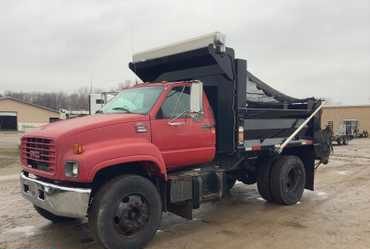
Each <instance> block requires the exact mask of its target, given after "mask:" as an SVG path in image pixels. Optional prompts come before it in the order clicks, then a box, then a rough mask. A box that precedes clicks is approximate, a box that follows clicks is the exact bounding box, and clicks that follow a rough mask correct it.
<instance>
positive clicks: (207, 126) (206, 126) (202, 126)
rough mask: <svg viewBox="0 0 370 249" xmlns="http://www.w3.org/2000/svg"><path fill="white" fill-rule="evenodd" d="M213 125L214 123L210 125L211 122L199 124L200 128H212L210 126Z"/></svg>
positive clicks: (212, 126)
mask: <svg viewBox="0 0 370 249" xmlns="http://www.w3.org/2000/svg"><path fill="white" fill-rule="evenodd" d="M214 127H215V126H214V125H212V124H202V125H201V126H200V128H202V129H212V128H214Z"/></svg>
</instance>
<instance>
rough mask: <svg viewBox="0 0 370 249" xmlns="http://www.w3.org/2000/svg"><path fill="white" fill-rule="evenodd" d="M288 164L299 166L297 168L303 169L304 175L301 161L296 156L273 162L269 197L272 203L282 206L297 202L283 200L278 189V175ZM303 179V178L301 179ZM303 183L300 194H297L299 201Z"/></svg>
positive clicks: (283, 157) (284, 157) (281, 158)
mask: <svg viewBox="0 0 370 249" xmlns="http://www.w3.org/2000/svg"><path fill="white" fill-rule="evenodd" d="M288 164H297V165H299V166H298V167H301V168H303V174H305V168H304V165H303V162H302V160H301V159H300V158H299V157H297V156H282V157H280V158H279V159H278V160H277V161H275V163H274V165H273V167H272V170H271V196H272V199H273V201H274V202H276V203H278V204H282V205H293V204H295V203H296V202H297V201H292V200H287V199H284V197H283V195H282V193H281V189H280V174H281V171H282V169H283V167H287V165H288ZM303 179H305V177H303ZM304 183H305V182H304V181H303V186H302V190H301V191H302V192H301V193H298V196H299V198H298V199H300V198H301V197H302V194H303V190H304V185H305V184H304Z"/></svg>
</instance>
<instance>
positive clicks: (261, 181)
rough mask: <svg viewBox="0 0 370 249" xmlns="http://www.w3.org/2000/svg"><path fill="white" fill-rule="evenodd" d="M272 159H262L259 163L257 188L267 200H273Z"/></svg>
mask: <svg viewBox="0 0 370 249" xmlns="http://www.w3.org/2000/svg"><path fill="white" fill-rule="evenodd" d="M271 168H272V160H271V159H262V160H261V161H260V162H259V163H258V165H257V189H258V192H259V194H260V195H261V197H262V198H263V199H265V200H266V201H269V202H272V201H273V199H272V195H271V179H270V177H271Z"/></svg>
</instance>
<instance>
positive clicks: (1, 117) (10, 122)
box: [0, 112, 17, 131]
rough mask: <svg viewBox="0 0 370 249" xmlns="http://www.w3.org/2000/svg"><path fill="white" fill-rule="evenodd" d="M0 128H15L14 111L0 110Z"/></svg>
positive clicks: (8, 129)
mask: <svg viewBox="0 0 370 249" xmlns="http://www.w3.org/2000/svg"><path fill="white" fill-rule="evenodd" d="M0 130H3V131H16V130H17V113H16V112H0Z"/></svg>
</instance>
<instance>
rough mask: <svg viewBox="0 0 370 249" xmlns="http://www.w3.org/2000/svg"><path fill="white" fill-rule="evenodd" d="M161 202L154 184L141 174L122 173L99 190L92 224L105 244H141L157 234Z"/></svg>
mask: <svg viewBox="0 0 370 249" xmlns="http://www.w3.org/2000/svg"><path fill="white" fill-rule="evenodd" d="M161 214H162V203H161V198H160V196H159V193H158V191H157V189H156V187H155V186H154V184H153V183H152V182H151V181H150V180H148V179H147V178H144V177H142V176H138V175H124V176H120V177H118V178H116V179H114V180H112V181H111V182H108V183H107V184H105V185H104V186H103V187H102V188H101V189H100V190H99V191H98V192H97V194H96V196H95V198H94V200H93V203H92V206H91V208H90V211H89V226H90V229H91V231H92V234H93V236H94V237H95V239H96V240H97V241H98V242H99V243H100V244H101V245H102V246H103V247H105V248H108V249H121V248H132V249H135V248H142V247H144V246H145V245H146V244H147V243H148V242H149V241H150V240H151V239H152V238H153V236H154V235H155V232H156V230H157V229H158V227H159V224H160V220H161Z"/></svg>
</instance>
